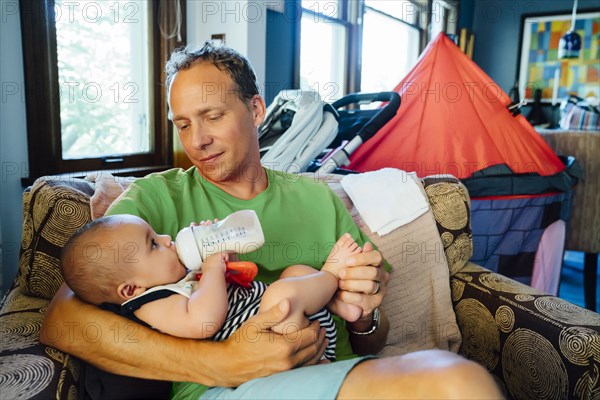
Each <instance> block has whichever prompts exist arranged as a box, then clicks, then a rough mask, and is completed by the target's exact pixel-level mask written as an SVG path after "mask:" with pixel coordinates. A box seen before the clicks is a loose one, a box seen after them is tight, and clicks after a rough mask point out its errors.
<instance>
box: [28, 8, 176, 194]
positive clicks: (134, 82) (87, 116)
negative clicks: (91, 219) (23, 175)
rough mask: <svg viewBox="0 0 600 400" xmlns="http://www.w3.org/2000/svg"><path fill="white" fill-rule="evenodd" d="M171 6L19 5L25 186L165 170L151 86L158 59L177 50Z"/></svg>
mask: <svg viewBox="0 0 600 400" xmlns="http://www.w3.org/2000/svg"><path fill="white" fill-rule="evenodd" d="M179 3H180V2H179V1H176V2H168V3H167V2H166V1H164V0H160V1H144V0H106V1H91V0H79V1H64V0H42V1H27V0H21V3H20V6H21V25H22V32H23V54H24V64H25V85H26V107H27V129H28V143H29V146H28V147H29V164H30V166H29V179H27V180H26V181H27V182H25V183H26V184H28V183H30V182H31V181H32V180H33V179H36V178H37V177H39V176H42V175H51V174H62V173H82V172H85V171H92V170H112V171H113V172H115V173H119V172H121V173H124V174H135V173H136V171H137V172H139V173H140V174H145V173H147V172H150V171H153V170H160V169H164V168H167V167H169V166H170V164H172V158H173V156H172V148H173V139H172V138H173V134H172V127H171V124H170V123H169V121H168V120H167V105H166V100H165V88H164V87H163V85H162V84H161V83H162V82H164V77H163V66H164V63H165V62H166V59H167V58H168V56H169V54H170V52H171V51H172V49H174V48H175V47H176V46H177V45H180V44H181V43H182V42H183V34H182V32H183V33H184V32H185V26H182V25H181V23H182V21H185V17H184V15H183V14H184V9H183V8H180V6H181V5H180V4H179ZM181 3H183V4H184V3H185V2H181ZM167 4H168V5H169V7H167ZM178 24H180V25H178ZM177 28H179V29H177ZM161 31H162V34H161ZM177 31H178V32H177ZM164 32H169V33H168V34H165V33H164ZM177 33H179V37H177ZM41 44H45V45H41Z"/></svg>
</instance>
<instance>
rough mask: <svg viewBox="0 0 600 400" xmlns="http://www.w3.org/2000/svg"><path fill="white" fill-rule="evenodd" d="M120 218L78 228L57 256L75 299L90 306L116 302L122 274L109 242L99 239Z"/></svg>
mask: <svg viewBox="0 0 600 400" xmlns="http://www.w3.org/2000/svg"><path fill="white" fill-rule="evenodd" d="M118 217H119V216H106V217H102V218H98V219H96V220H94V221H92V222H89V223H87V224H86V225H84V226H82V227H81V228H79V229H78V230H77V231H76V232H75V233H74V234H73V236H71V237H70V238H69V240H68V241H67V243H66V244H65V246H64V247H63V249H62V251H61V254H60V267H61V271H62V275H63V277H64V279H65V282H66V283H67V285H69V287H70V288H71V290H73V292H75V294H77V296H79V297H80V298H81V299H82V300H84V301H86V302H88V303H92V304H96V305H99V304H102V303H105V302H113V303H114V302H118V296H117V286H118V285H119V284H120V283H121V282H123V280H124V275H125V271H124V270H123V268H119V263H118V260H115V259H114V257H111V255H113V253H114V252H112V251H109V249H108V246H109V243H108V242H107V241H106V240H99V237H100V234H101V233H103V232H106V231H108V230H110V229H111V228H112V227H111V224H110V223H111V222H113V221H116V220H118Z"/></svg>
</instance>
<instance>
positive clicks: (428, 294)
mask: <svg viewBox="0 0 600 400" xmlns="http://www.w3.org/2000/svg"><path fill="white" fill-rule="evenodd" d="M324 180H326V182H327V183H328V184H329V187H330V188H331V189H332V190H333V191H334V192H335V193H336V194H337V195H338V196H339V197H340V198H341V199H342V201H343V202H344V204H345V205H346V207H348V209H349V210H350V213H351V214H352V218H354V221H355V222H356V224H357V225H358V226H359V227H360V229H361V230H362V231H363V232H365V233H366V234H367V235H369V237H370V238H371V240H372V241H373V243H374V244H375V245H376V246H377V247H378V248H379V250H380V251H381V252H382V254H383V256H384V257H385V259H386V260H387V262H388V263H389V264H390V265H391V267H392V271H391V281H390V283H389V285H388V292H387V295H386V297H385V299H384V302H383V306H382V309H383V311H384V312H385V314H386V315H387V316H388V318H389V320H390V332H389V335H388V340H387V343H386V346H385V348H384V349H383V350H382V351H381V352H380V355H384V356H391V355H398V354H404V353H408V352H411V351H416V350H423V349H431V348H438V349H444V350H450V351H453V352H458V349H459V347H460V344H461V335H460V331H459V329H458V325H457V324H456V316H455V314H454V309H453V308H452V301H451V298H450V276H449V271H448V263H447V261H446V256H445V254H444V247H443V245H442V241H441V238H440V235H439V232H438V230H437V227H436V224H435V220H434V217H433V214H432V212H431V210H429V211H428V212H426V213H425V214H423V215H421V216H420V217H419V218H417V219H416V220H414V221H413V222H411V223H409V224H407V225H404V226H402V227H400V228H398V229H396V230H395V231H393V232H391V233H389V234H387V235H384V236H379V235H377V234H375V233H373V232H371V231H370V230H369V227H368V226H367V225H366V224H365V223H364V221H363V220H362V218H361V216H360V214H359V213H358V211H357V210H356V208H355V207H354V206H353V205H352V202H351V200H350V198H349V197H348V195H347V194H346V193H345V192H344V190H343V189H342V187H341V184H340V183H339V181H340V180H341V177H340V176H339V175H338V176H336V175H329V176H327V177H326V178H325V179H324Z"/></svg>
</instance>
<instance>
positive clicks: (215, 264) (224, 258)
mask: <svg viewBox="0 0 600 400" xmlns="http://www.w3.org/2000/svg"><path fill="white" fill-rule="evenodd" d="M228 261H229V254H227V253H216V254H211V255H210V256H208V257H206V260H204V262H203V263H202V273H208V272H209V271H212V270H216V271H221V272H223V274H225V267H226V265H225V263H226V262H228Z"/></svg>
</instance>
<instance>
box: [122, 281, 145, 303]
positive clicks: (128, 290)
mask: <svg viewBox="0 0 600 400" xmlns="http://www.w3.org/2000/svg"><path fill="white" fill-rule="evenodd" d="M145 290H146V288H143V287H140V286H136V285H135V284H133V283H131V282H123V283H121V284H119V286H118V287H117V293H118V295H119V297H120V298H122V299H123V300H129V299H132V298H134V297H136V296H139V295H140V294H142V293H144V291H145Z"/></svg>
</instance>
